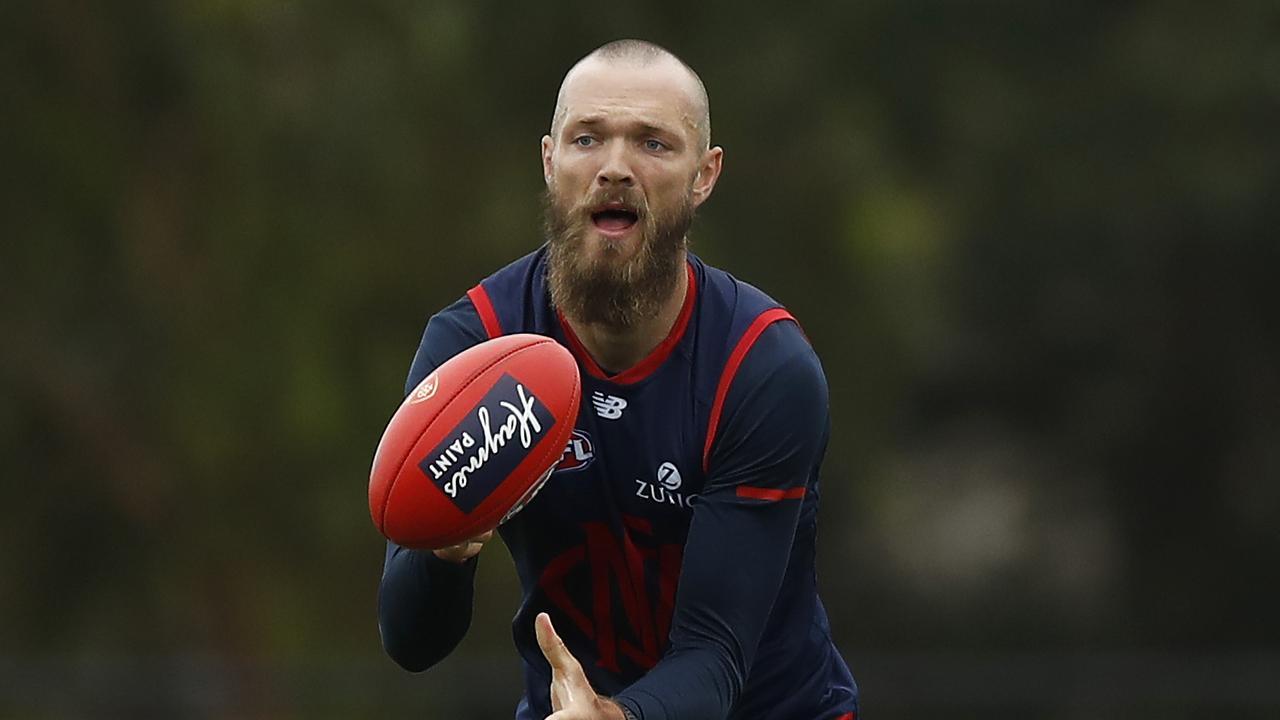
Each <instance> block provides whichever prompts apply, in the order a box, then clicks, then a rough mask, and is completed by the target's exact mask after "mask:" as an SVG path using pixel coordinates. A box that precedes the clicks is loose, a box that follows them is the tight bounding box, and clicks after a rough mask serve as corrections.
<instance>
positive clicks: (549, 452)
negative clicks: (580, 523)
mask: <svg viewBox="0 0 1280 720" xmlns="http://www.w3.org/2000/svg"><path fill="white" fill-rule="evenodd" d="M573 369H574V370H575V371H576V370H577V369H578V368H577V365H574V368H573ZM581 390H582V379H581V376H579V378H578V381H577V382H575V383H573V396H572V397H571V398H570V401H569V404H570V405H572V404H573V401H574V400H578V397H579V395H580V394H581V392H580V391H581ZM577 424H578V419H577V417H574V421H573V423H571V424H569V425H568V426H567V427H568V430H569V432H568V433H562V434H565V435H573V429H574V427H576V426H577ZM543 442H546V441H545V440H544V441H543ZM568 442H569V438H568V437H566V438H565V439H564V440H562V441H560V442H558V443H552V444H551V445H550V446H548V449H547V450H546V451H545V452H543V454H542V455H541V456H539V457H538V464H542V463H543V462H545V460H546V458H547V457H548V456H554V454H555V453H556V452H557V451H556V448H557V447H559V448H560V449H559V451H558V452H559V453H560V454H564V448H565V445H567V444H568ZM552 472H553V473H554V470H553V471H552ZM546 482H551V478H550V477H548V478H547V480H546ZM486 501H487V500H486ZM531 502H532V501H531ZM504 512H505V511H504ZM493 517H501V515H500V514H499V513H497V512H490V513H488V515H486V516H485V521H484V523H483V524H485V525H488V524H489V521H490V519H492V518H493ZM464 539H465V538H464Z"/></svg>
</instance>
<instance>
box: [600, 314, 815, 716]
mask: <svg viewBox="0 0 1280 720" xmlns="http://www.w3.org/2000/svg"><path fill="white" fill-rule="evenodd" d="M720 427H721V430H720V431H719V432H718V433H717V437H716V438H715V441H714V445H713V446H712V454H711V458H710V463H709V475H708V478H707V482H706V485H705V486H704V488H703V491H702V492H701V493H700V494H699V496H698V498H697V500H696V502H695V504H694V509H693V519H692V523H691V525H690V529H689V537H688V541H687V543H686V545H685V551H684V564H683V567H682V570H681V574H680V583H679V589H678V591H677V596H676V608H675V615H674V618H673V621H672V630H671V644H670V647H669V649H668V651H667V653H666V655H664V656H663V658H662V660H661V661H659V662H658V664H657V665H655V666H654V667H653V669H651V670H650V671H649V672H648V673H647V674H646V675H645V676H644V677H643V678H641V679H640V680H639V681H637V682H636V683H634V684H632V685H631V686H629V687H628V688H626V689H625V690H623V691H622V692H621V693H619V694H618V695H617V696H616V697H615V700H616V701H617V702H618V703H619V704H621V705H622V706H623V707H624V708H626V709H627V710H628V711H629V712H631V714H632V715H634V716H635V717H636V718H638V720H715V719H716V718H724V717H725V716H726V715H728V714H729V712H730V711H731V710H732V708H733V705H734V703H735V702H736V700H737V698H738V696H739V695H740V694H741V692H742V687H743V683H744V681H745V678H746V677H747V675H748V673H749V671H750V669H751V663H752V659H753V658H754V656H755V652H756V648H757V646H758V645H759V643H760V637H761V635H762V634H763V632H764V628H765V624H766V622H767V620H768V619H769V613H770V610H771V609H772V607H773V602H774V599H775V597H776V596H777V594H778V588H779V587H780V585H781V583H782V578H783V575H784V574H785V572H786V569H787V563H788V560H789V557H790V553H791V545H792V541H793V539H794V537H795V533H796V526H797V523H798V521H799V515H800V507H801V502H802V498H803V494H804V492H805V491H806V487H807V484H808V481H809V479H810V476H811V475H813V474H814V471H815V468H816V467H817V465H818V464H819V461H820V460H821V454H822V453H823V452H824V450H825V447H826V441H827V434H828V407H827V384H826V378H825V376H824V375H823V372H822V367H821V365H820V364H819V362H818V359H817V356H816V355H815V354H814V352H813V350H812V349H811V348H810V347H809V344H808V342H807V340H805V338H804V336H803V334H802V333H801V332H800V329H799V327H798V326H796V325H795V324H794V323H791V322H779V323H775V324H774V325H771V326H770V327H769V328H768V329H766V331H765V332H764V333H763V334H762V335H761V336H760V338H759V339H758V340H757V341H756V344H755V345H754V346H753V347H752V349H751V350H750V352H749V353H748V354H747V356H746V359H745V360H744V362H743V364H742V366H741V368H740V369H739V371H738V374H737V375H736V376H735V378H734V380H733V382H732V384H731V386H730V391H729V393H728V396H727V400H726V402H725V407H724V412H723V415H722V417H721V423H720Z"/></svg>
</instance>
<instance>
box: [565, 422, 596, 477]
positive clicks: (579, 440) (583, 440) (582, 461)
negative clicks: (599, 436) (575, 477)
mask: <svg viewBox="0 0 1280 720" xmlns="http://www.w3.org/2000/svg"><path fill="white" fill-rule="evenodd" d="M595 459H596V451H595V448H594V447H593V446H592V445H591V436H590V435H588V434H587V433H586V431H585V430H579V429H577V428H574V429H573V437H571V438H569V444H568V445H565V447H564V454H563V455H561V456H560V464H558V465H556V472H562V471H569V470H581V469H582V468H584V467H586V466H588V465H590V464H591V461H592V460H595Z"/></svg>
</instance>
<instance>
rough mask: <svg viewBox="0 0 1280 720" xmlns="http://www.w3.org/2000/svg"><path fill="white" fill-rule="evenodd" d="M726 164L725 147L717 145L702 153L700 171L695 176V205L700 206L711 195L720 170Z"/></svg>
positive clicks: (699, 163) (699, 162) (699, 164)
mask: <svg viewBox="0 0 1280 720" xmlns="http://www.w3.org/2000/svg"><path fill="white" fill-rule="evenodd" d="M723 166H724V148H722V147H720V146H716V147H713V148H711V149H710V150H707V151H706V152H705V153H703V154H702V158H701V159H700V160H699V161H698V171H697V174H696V175H694V177H693V206H694V207H698V206H699V205H701V204H702V203H704V202H706V200H707V198H709V197H711V191H712V190H714V189H715V187H716V181H717V180H719V179H720V170H721V168H722V167H723Z"/></svg>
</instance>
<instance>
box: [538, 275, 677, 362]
mask: <svg viewBox="0 0 1280 720" xmlns="http://www.w3.org/2000/svg"><path fill="white" fill-rule="evenodd" d="M685 270H686V271H687V272H688V277H689V286H688V287H689V290H688V292H686V293H685V297H684V305H682V306H681V307H680V314H679V315H678V316H677V317H676V322H675V324H674V325H672V326H671V332H669V333H667V337H666V339H664V340H663V341H662V342H661V343H659V344H658V346H657V347H655V348H654V349H653V351H652V352H650V353H649V355H648V356H646V357H645V358H644V359H643V360H641V361H640V362H638V363H636V364H635V365H633V366H631V367H630V368H628V369H626V370H623V371H622V372H620V373H618V374H617V375H610V374H608V373H606V372H605V371H604V369H603V368H601V367H600V365H599V363H597V362H596V361H595V358H593V357H591V353H589V352H587V348H586V346H585V345H583V344H582V341H581V340H579V339H578V336H577V335H576V334H574V332H573V328H571V327H569V323H568V322H566V321H565V319H564V314H563V313H561V312H560V311H559V310H556V318H557V319H558V320H559V321H560V329H561V330H562V331H563V332H564V337H565V340H566V341H568V343H569V350H570V352H572V353H573V354H574V356H575V357H577V358H578V361H579V362H581V363H582V367H583V369H585V370H586V371H587V374H589V375H591V376H592V377H594V378H596V379H598V380H604V381H606V382H611V383H614V384H617V385H632V384H635V383H638V382H640V381H641V380H643V379H645V378H647V377H649V376H650V375H652V374H653V372H654V371H655V370H657V369H658V368H659V367H661V366H662V363H663V362H665V361H666V359H667V358H668V357H670V356H671V353H672V352H673V351H674V350H675V349H676V346H677V345H679V344H680V341H681V340H683V339H684V333H685V330H687V329H688V328H689V319H690V318H692V317H693V308H694V305H695V304H696V300H697V295H698V280H697V276H696V275H695V274H694V272H693V263H692V262H689V261H686V264H685Z"/></svg>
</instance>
